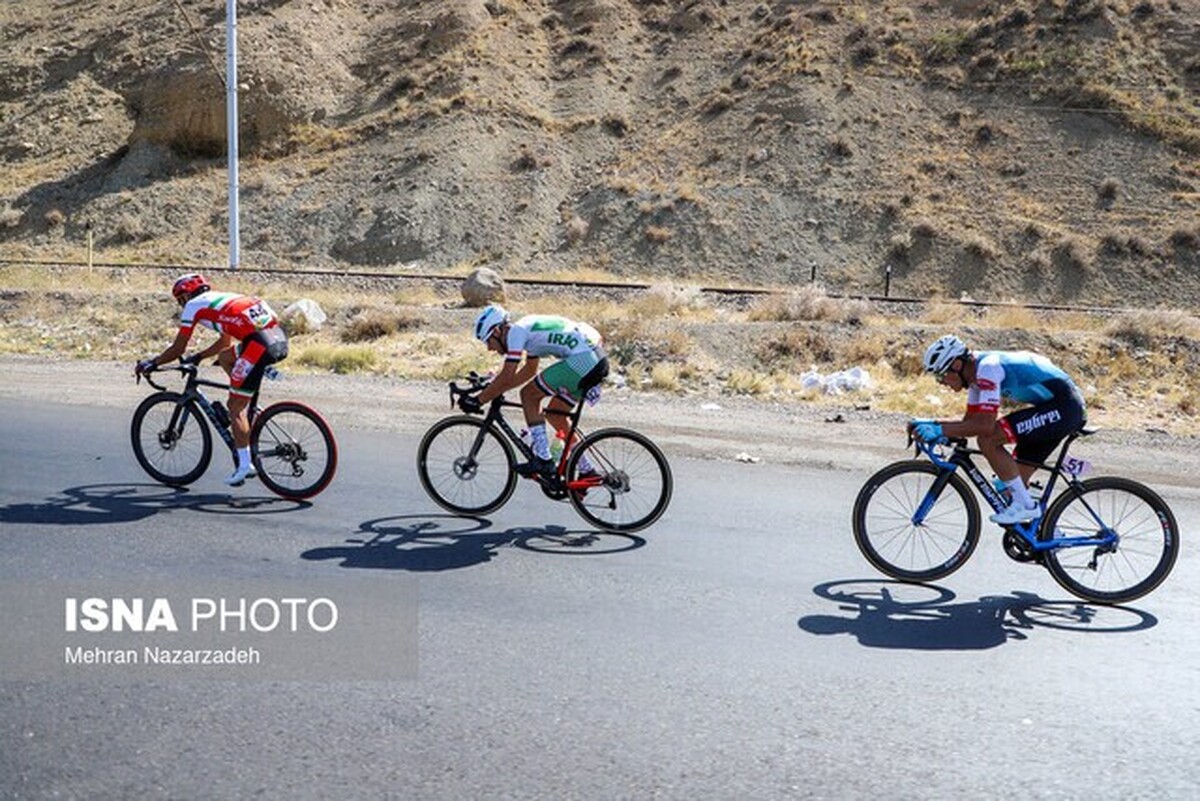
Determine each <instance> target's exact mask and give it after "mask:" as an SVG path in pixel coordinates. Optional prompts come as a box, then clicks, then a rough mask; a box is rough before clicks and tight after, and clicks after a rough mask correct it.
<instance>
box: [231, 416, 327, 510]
mask: <svg viewBox="0 0 1200 801" xmlns="http://www.w3.org/2000/svg"><path fill="white" fill-rule="evenodd" d="M250 453H251V457H252V458H253V460H254V469H255V470H257V471H258V478H259V480H261V481H262V483H263V484H265V485H266V487H267V489H269V490H271V492H274V493H275V494H276V495H280V496H282V497H284V498H293V499H301V498H311V497H313V496H314V495H316V494H317V493H319V492H321V490H323V489H325V488H326V487H327V486H329V482H330V481H333V474H334V473H335V472H336V471H337V455H338V454H337V441H336V440H335V439H334V438H333V431H331V430H330V428H329V424H328V423H326V422H325V419H324V418H323V417H321V415H320V414H318V413H317V412H316V410H314V409H310V408H309V407H307V406H305V405H304V404H303V403H296V402H295V401H284V402H282V403H276V404H273V405H271V406H269V407H267V408H266V409H263V410H262V411H261V412H259V413H258V414H256V415H255V416H254V425H253V427H252V428H251V429H250Z"/></svg>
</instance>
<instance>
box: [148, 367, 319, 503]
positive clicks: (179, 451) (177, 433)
mask: <svg viewBox="0 0 1200 801" xmlns="http://www.w3.org/2000/svg"><path fill="white" fill-rule="evenodd" d="M164 370H171V371H177V372H179V373H182V374H183V375H184V376H185V377H186V379H187V380H186V384H185V385H184V389H183V392H172V391H170V390H168V389H167V388H166V387H164V386H160V385H159V384H157V383H155V381H154V380H153V379H152V378H151V377H150V375H148V374H146V375H145V376H144V377H145V379H146V381H147V383H149V384H150V386H152V387H154V388H155V389H156V390H158V391H157V392H155V393H154V394H152V395H150V396H148V397H147V398H146V399H145V400H143V401H142V402H141V404H140V405H139V406H138V407H137V410H136V411H135V412H134V413H133V423H132V425H131V427H130V436H131V438H132V440H133V454H134V456H136V457H137V460H138V464H140V465H141V466H142V469H143V470H145V471H146V472H147V473H148V474H149V475H150V477H151V478H153V479H154V480H155V481H158V482H161V483H163V484H166V485H168V486H172V487H182V486H185V485H187V484H191V483H192V482H194V481H195V480H196V479H198V478H200V476H201V475H203V474H204V471H205V470H206V469H208V464H209V461H210V460H211V459H212V452H213V439H212V431H211V430H210V428H209V427H210V426H211V427H212V430H215V431H216V432H217V434H218V435H219V436H220V437H221V439H222V440H224V441H225V444H226V445H227V446H228V447H229V453H230V456H231V457H232V459H233V464H234V466H235V467H236V465H237V448H236V446H235V445H234V442H233V433H232V431H231V430H230V427H229V426H230V421H229V411H228V410H227V409H226V408H225V407H224V406H222V405H221V403H220V402H219V401H210V400H209V399H208V398H207V397H206V396H205V395H204V392H203V391H202V390H201V387H212V388H214V389H218V390H226V391H227V390H228V389H229V385H228V384H225V383H221V382H218V381H209V380H208V379H204V378H200V377H199V375H198V372H199V371H198V369H197V367H196V365H194V364H188V363H181V364H180V365H178V366H173V367H166V368H163V367H159V368H158V371H159V372H162V371H164ZM268 372H269V373H271V372H273V371H270V370H268ZM139 380H140V377H139ZM249 415H250V458H251V460H252V463H253V465H254V469H255V471H256V472H257V473H258V478H259V480H260V481H262V483H263V484H265V485H266V486H267V488H268V489H269V490H271V491H272V492H274V493H275V494H276V495H280V496H282V497H284V498H292V499H303V498H311V497H313V496H314V495H316V494H317V493H319V492H321V490H323V489H325V488H326V487H327V486H329V482H330V481H332V480H333V474H334V472H335V471H336V470H337V442H336V441H335V440H334V438H333V432H332V431H331V430H330V428H329V424H328V423H326V422H325V420H324V418H322V417H321V415H320V414H318V413H317V412H316V411H315V410H313V409H311V408H309V407H308V406H305V405H304V404H302V403H297V402H295V401H282V402H280V403H274V404H272V405H270V406H268V407H267V408H265V409H261V410H260V409H259V408H258V393H257V392H256V393H255V394H254V398H253V400H252V401H251V402H250V410H249ZM206 420H207V423H206V422H205V421H206Z"/></svg>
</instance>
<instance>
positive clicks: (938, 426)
mask: <svg viewBox="0 0 1200 801" xmlns="http://www.w3.org/2000/svg"><path fill="white" fill-rule="evenodd" d="M924 366H925V370H926V371H927V372H930V373H933V374H934V375H935V376H937V379H938V381H939V382H941V383H943V384H945V385H946V386H948V387H950V388H951V389H952V390H954V391H955V392H961V391H962V390H964V389H966V390H967V411H966V414H965V415H963V418H962V419H961V420H913V421H912V422H911V423H910V424H909V426H910V429H911V430H912V432H913V434H914V435H915V436H916V437H918V438H919V439H922V440H925V441H927V442H928V441H932V440H936V439H937V438H938V437H941V436H947V437H975V438H976V442H977V443H978V444H979V450H980V451H982V452H983V455H984V457H985V458H986V459H987V460H988V464H989V465H991V467H992V470H994V471H995V472H996V476H997V477H998V478H999V479H1000V480H1001V481H1003V482H1004V483H1005V485H1006V486H1007V487H1008V490H1009V492H1010V495H1011V498H1012V500H1011V501H1010V503H1009V505H1008V508H1006V509H1003V510H1001V511H999V512H996V513H995V514H993V515H991V517H990V519H991V521H992V522H993V523H999V524H1000V525H1003V526H1011V525H1013V524H1014V523H1023V522H1026V521H1029V520H1034V519H1036V518H1037V517H1038V515H1039V514H1040V512H1041V510H1040V507H1039V506H1038V505H1037V504H1036V503H1035V502H1034V501H1033V498H1031V497H1030V495H1029V490H1028V488H1027V484H1028V482H1029V477H1030V476H1032V475H1033V473H1034V471H1035V470H1037V467H1036V466H1035V465H1032V464H1024V463H1022V464H1018V463H1017V462H1016V460H1015V459H1014V458H1013V456H1016V457H1018V458H1020V459H1023V460H1027V461H1032V462H1044V461H1045V460H1046V458H1047V457H1049V456H1050V454H1051V453H1052V452H1053V451H1054V449H1055V447H1057V446H1058V443H1060V442H1062V441H1063V439H1064V438H1065V437H1067V436H1068V435H1069V434H1072V433H1074V432H1075V431H1078V430H1079V429H1080V428H1082V427H1083V425H1084V424H1085V423H1086V422H1087V412H1086V410H1085V409H1084V405H1083V395H1082V394H1081V393H1080V392H1079V389H1078V387H1076V386H1075V383H1074V382H1073V381H1072V380H1071V379H1070V377H1069V376H1068V375H1067V374H1066V373H1065V372H1063V371H1062V370H1061V369H1060V368H1059V367H1057V366H1055V364H1054V363H1053V362H1051V361H1050V360H1049V359H1047V358H1046V357H1045V356H1040V355H1038V354H1036V353H1029V352H1027V351H980V352H979V353H972V352H971V351H970V350H968V349H967V346H966V344H965V343H964V342H963V341H962V340H961V339H959V338H958V337H956V336H954V335H953V334H947V335H946V336H943V337H941V338H939V339H938V340H937V341H936V342H934V343H933V344H932V345H930V346H929V348H928V349H926V351H925V357H924ZM1002 400H1007V401H1015V402H1017V403H1025V404H1030V405H1029V406H1026V407H1024V408H1022V409H1018V410H1016V411H1014V412H1011V413H1010V414H1007V415H1005V416H1003V417H1000V418H999V419H997V415H998V414H999V412H1000V402H1001V401H1002ZM1008 444H1014V445H1015V447H1014V448H1013V455H1009V452H1008V450H1007V449H1006V448H1005V446H1006V445H1008Z"/></svg>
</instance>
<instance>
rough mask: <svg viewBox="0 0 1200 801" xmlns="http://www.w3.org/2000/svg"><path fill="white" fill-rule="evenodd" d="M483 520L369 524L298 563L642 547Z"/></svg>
mask: <svg viewBox="0 0 1200 801" xmlns="http://www.w3.org/2000/svg"><path fill="white" fill-rule="evenodd" d="M491 525H492V523H491V521H490V520H487V519H486V518H482V517H459V516H455V515H401V516H394V517H380V518H376V519H374V520H368V521H366V522H364V523H362V524H360V525H359V527H358V533H360V534H361V535H362V536H357V537H350V538H348V539H347V540H346V542H347V543H348V544H347V545H344V546H337V547H328V548H313V549H311V550H308V551H305V552H304V553H302V554H300V557H301V558H302V559H309V560H312V561H321V560H326V559H340V560H342V561H341V563H340V564H339V567H353V568H369V569H374V570H409V571H413V572H437V571H442V570H458V569H460V568H464V567H472V566H474V565H479V564H484V563H486V562H490V561H491V560H492V558H493V557H494V556H495V555H496V554H497V553H498V552H500V550H502V549H504V548H523V549H525V550H528V551H537V552H539V553H552V554H564V555H582V554H587V555H596V554H608V553H620V552H621V551H631V550H635V549H637V548H641V547H642V546H643V545H645V544H646V541H645V540H644V539H642V538H641V537H637V536H634V535H632V534H611V533H608V532H600V531H573V530H569V529H566V528H564V527H562V526H544V527H541V528H534V527H528V528H526V527H518V528H508V529H504V530H502V531H500V530H494V529H492V528H491Z"/></svg>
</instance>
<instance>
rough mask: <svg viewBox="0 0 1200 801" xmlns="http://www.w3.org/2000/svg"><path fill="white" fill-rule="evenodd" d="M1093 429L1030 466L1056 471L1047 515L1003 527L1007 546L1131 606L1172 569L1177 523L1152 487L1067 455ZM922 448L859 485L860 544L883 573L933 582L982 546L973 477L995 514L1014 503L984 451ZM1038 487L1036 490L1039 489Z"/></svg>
mask: <svg viewBox="0 0 1200 801" xmlns="http://www.w3.org/2000/svg"><path fill="white" fill-rule="evenodd" d="M1095 431H1096V429H1091V428H1083V429H1080V430H1079V431H1077V432H1075V433H1074V434H1072V435H1070V436H1068V437H1067V438H1066V439H1065V440H1064V441H1063V444H1062V446H1061V448H1060V449H1059V452H1058V458H1057V459H1056V460H1055V461H1054V463H1053V464H1049V463H1046V464H1043V463H1040V462H1033V463H1032V464H1036V465H1037V466H1038V467H1039V468H1041V469H1043V470H1046V471H1048V472H1049V474H1050V478H1049V480H1048V481H1047V483H1046V486H1045V487H1044V488H1042V492H1041V496H1040V498H1038V503H1039V505H1040V507H1041V511H1042V516H1041V517H1040V518H1039V519H1038V520H1035V521H1033V522H1031V523H1018V524H1016V525H1014V526H1007V527H1005V528H1004V538H1003V545H1004V552H1005V553H1006V554H1007V555H1008V556H1009V557H1011V558H1012V559H1014V560H1016V561H1018V562H1028V563H1034V564H1040V565H1042V566H1044V567H1045V568H1046V569H1047V570H1048V571H1049V572H1050V575H1051V576H1053V577H1054V580H1055V581H1057V582H1058V583H1059V584H1060V585H1061V586H1062V587H1063V589H1065V590H1067V591H1068V592H1070V593H1071V594H1073V595H1076V596H1078V597H1080V598H1083V599H1084V600H1087V601H1093V602H1095V603H1105V604H1118V603H1127V602H1129V601H1132V600H1134V599H1135V598H1140V597H1141V596H1143V595H1145V594H1146V593H1148V592H1150V591H1151V590H1153V589H1154V588H1155V587H1157V586H1158V585H1159V584H1161V583H1162V581H1163V579H1165V578H1166V577H1167V574H1169V573H1170V572H1171V568H1172V567H1174V565H1175V559H1176V557H1177V556H1178V555H1179V528H1178V526H1177V524H1176V522H1175V516H1174V515H1173V514H1172V513H1171V509H1170V507H1168V506H1167V504H1166V503H1165V502H1164V501H1163V499H1162V498H1161V497H1159V495H1158V494H1157V493H1156V492H1154V491H1153V490H1152V489H1150V488H1149V487H1147V486H1145V485H1143V484H1139V483H1138V482H1136V481H1131V480H1129V479H1126V478H1118V477H1116V476H1101V477H1096V478H1088V479H1084V478H1082V474H1083V473H1084V472H1085V471H1086V468H1087V467H1088V465H1087V463H1086V462H1083V461H1081V460H1078V459H1074V458H1069V457H1068V456H1067V450H1068V448H1069V447H1070V445H1071V443H1072V442H1074V441H1075V439H1077V438H1078V437H1084V436H1088V435H1090V434H1093V433H1095ZM909 444H910V445H911V444H913V440H912V439H911V438H910V440H909ZM915 446H916V454H915V455H916V456H917V458H915V459H910V460H906V461H901V462H895V463H893V464H890V465H888V466H887V467H884V468H883V469H882V470H880V471H879V472H877V473H876V474H875V475H873V476H871V478H869V479H868V480H867V483H866V484H864V485H863V488H862V489H861V490H860V491H859V493H858V498H857V499H856V500H855V502H854V513H853V527H854V541H855V543H856V544H857V545H858V548H859V550H860V551H862V554H863V556H865V557H866V558H867V561H868V562H870V563H871V564H872V565H873V566H874V567H875V568H877V569H878V570H880V571H881V572H883V573H885V574H886V575H888V576H890V577H892V578H894V579H899V580H900V581H910V582H927V581H935V580H937V579H940V578H943V577H944V576H948V575H950V574H951V573H953V572H954V571H955V570H958V569H959V568H960V567H962V566H963V565H964V564H965V563H966V561H967V559H968V558H969V557H970V556H971V554H972V553H973V552H974V551H975V546H976V545H978V543H979V532H980V513H979V502H978V501H977V500H976V499H975V496H974V495H973V494H972V493H971V489H970V487H969V486H968V484H967V480H969V481H970V482H971V484H974V485H975V488H976V489H977V490H978V491H979V494H980V495H982V496H983V498H984V500H986V501H987V502H988V505H989V506H991V507H992V508H993V509H995V510H996V511H999V510H1001V509H1003V508H1004V507H1005V506H1006V505H1007V500H1006V498H1005V497H1003V496H1002V495H1001V493H1000V492H999V491H998V490H997V489H996V488H995V487H994V486H993V485H992V483H991V482H990V481H989V480H988V479H987V478H986V477H985V476H984V475H983V473H981V472H980V471H979V469H978V468H977V467H976V466H975V464H974V462H973V461H972V459H971V457H972V456H974V455H980V454H981V451H979V450H976V449H973V448H969V447H967V442H966V440H964V439H947V438H942V440H941V441H939V442H936V443H925V442H916V443H915ZM921 457H924V458H921ZM1027 464H1029V462H1027ZM964 475H965V477H966V478H965V479H964ZM1060 482H1061V489H1060V490H1059V492H1058V494H1057V496H1055V494H1054V492H1055V487H1056V485H1058V484H1060ZM1031 489H1034V490H1035V492H1036V490H1037V489H1038V485H1037V484H1036V483H1035V484H1033V485H1032V487H1031Z"/></svg>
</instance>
